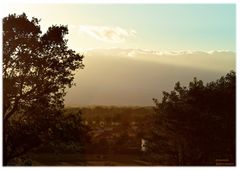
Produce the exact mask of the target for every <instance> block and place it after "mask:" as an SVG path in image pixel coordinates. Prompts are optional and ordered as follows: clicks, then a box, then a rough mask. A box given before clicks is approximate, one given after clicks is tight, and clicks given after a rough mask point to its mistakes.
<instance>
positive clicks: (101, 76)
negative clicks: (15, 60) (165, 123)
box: [4, 4, 236, 106]
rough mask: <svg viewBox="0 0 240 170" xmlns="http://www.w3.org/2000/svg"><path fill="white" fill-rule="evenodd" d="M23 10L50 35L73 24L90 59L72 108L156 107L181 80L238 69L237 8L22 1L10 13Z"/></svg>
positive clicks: (71, 93) (70, 93)
mask: <svg viewBox="0 0 240 170" xmlns="http://www.w3.org/2000/svg"><path fill="white" fill-rule="evenodd" d="M22 12H25V13H26V14H27V16H29V18H31V17H36V18H40V19H41V22H40V25H41V28H42V31H43V32H45V31H46V29H47V28H48V27H49V26H51V25H53V24H57V25H60V24H62V25H68V28H69V35H68V36H67V39H68V40H69V41H68V45H69V47H70V48H71V49H73V50H75V51H78V52H80V53H82V54H84V56H85V58H84V64H85V68H84V69H83V70H79V71H78V72H77V73H76V76H75V83H76V86H75V87H72V88H71V89H68V90H67V95H66V97H65V104H66V106H82V105H121V106H122V105H127V106H133V105H134V106H136V105H138V106H145V105H154V103H153V101H152V98H153V97H154V98H161V94H162V91H163V90H165V91H169V90H172V89H173V87H174V84H175V83H176V82H177V81H180V82H181V83H182V84H183V85H188V83H189V81H191V80H193V77H197V78H198V79H201V80H203V81H204V82H205V83H206V82H209V81H214V80H216V79H218V78H219V77H220V76H223V75H225V74H226V73H227V72H229V71H230V70H235V58H236V57H235V56H236V54H235V46H236V43H235V36H236V28H235V27H236V23H235V20H236V18H235V12H236V11H235V5H234V4H220V5H219V4H191V5H190V4H181V5H179V4H175V5H169V4H141V5H139V4H125V5H124V4H122V5H116V4H105V5H103V4H101V5H99V4H21V5H20V4H17V5H9V6H6V7H5V11H4V14H5V15H7V14H9V13H17V14H21V13H22Z"/></svg>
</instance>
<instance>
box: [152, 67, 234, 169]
mask: <svg viewBox="0 0 240 170" xmlns="http://www.w3.org/2000/svg"><path fill="white" fill-rule="evenodd" d="M235 81H236V75H235V72H233V71H231V72H230V73H228V74H227V75H226V76H225V77H221V78H220V79H219V80H217V81H215V82H210V83H207V84H206V85H204V84H203V82H202V81H201V80H197V79H196V78H194V80H193V82H190V83H189V86H188V88H187V87H184V86H183V87H182V86H181V85H180V83H179V82H177V83H176V84H175V87H174V90H173V91H171V92H170V93H168V92H163V98H162V101H161V102H159V101H158V100H157V99H154V102H155V104H156V108H155V109H156V114H155V121H154V125H153V127H154V128H153V129H152V137H151V145H150V148H151V149H152V151H153V152H155V153H158V154H162V155H165V156H166V157H168V158H169V160H170V161H169V160H168V161H169V162H174V165H214V164H215V160H216V159H228V160H229V162H231V163H233V164H234V163H235V114H236V94H235V93H236V84H235V83H236V82H235Z"/></svg>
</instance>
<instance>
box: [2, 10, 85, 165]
mask: <svg viewBox="0 0 240 170" xmlns="http://www.w3.org/2000/svg"><path fill="white" fill-rule="evenodd" d="M39 21H40V20H38V19H37V18H32V19H31V20H29V19H28V18H27V16H26V14H24V13H23V14H21V15H16V14H11V15H8V16H7V17H5V18H3V125H4V127H3V150H4V151H3V158H4V161H3V164H4V165H7V163H8V161H9V160H10V159H12V158H14V157H15V156H18V155H20V154H22V153H25V152H26V151H27V150H29V149H31V148H32V147H33V146H36V145H37V144H39V143H41V140H42V138H43V136H47V133H48V127H49V126H50V125H51V124H52V123H53V121H54V120H55V117H56V116H57V115H59V114H61V112H62V111H61V110H62V108H63V106H64V103H63V101H64V100H63V97H64V95H65V94H66V92H65V89H66V87H69V88H70V87H71V86H72V85H74V84H73V79H74V71H75V70H76V69H78V68H83V67H84V65H83V63H82V59H83V56H82V55H79V54H77V53H76V52H75V51H73V50H71V49H69V48H68V46H67V40H66V39H65V38H64V36H65V35H66V34H68V28H67V26H63V25H60V26H57V25H53V26H51V27H49V28H48V30H47V32H46V33H44V34H42V32H41V29H40V25H39ZM33 134H34V135H33ZM21 140H22V141H21ZM23 141H24V142H23Z"/></svg>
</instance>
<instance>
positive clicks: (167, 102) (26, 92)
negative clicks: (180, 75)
mask: <svg viewBox="0 0 240 170" xmlns="http://www.w3.org/2000/svg"><path fill="white" fill-rule="evenodd" d="M67 33H68V29H67V27H66V26H52V27H50V28H49V29H48V31H47V32H46V33H44V34H42V32H41V30H40V25H39V20H38V19H36V18H32V20H29V19H28V18H27V16H26V15H25V14H22V15H15V14H13V15H9V16H8V17H5V18H4V19H3V165H183V166H186V165H196V166H197V165H198V166H199V165H230V166H233V165H235V164H236V161H235V159H236V153H235V152H236V143H235V139H236V129H235V126H236V122H235V121H236V75H235V72H234V71H231V72H229V73H228V74H227V75H226V76H223V77H221V78H220V79H219V80H216V81H213V82H209V83H207V84H206V85H204V83H203V82H202V81H201V80H197V79H196V78H194V80H193V81H192V82H190V83H189V86H188V87H184V86H181V85H180V82H178V83H176V85H175V87H174V89H173V90H172V91H171V92H163V98H162V100H161V101H159V100H157V99H154V103H155V105H156V106H155V107H102V106H99V107H95V108H86V107H85V108H68V109H65V110H64V105H63V97H64V96H65V94H66V93H65V89H66V87H71V86H72V85H73V79H74V71H75V70H77V69H79V68H83V63H82V59H83V56H81V55H79V54H77V53H76V52H75V51H73V50H71V49H69V48H68V47H67V40H66V39H65V38H64V36H65V35H66V34H67Z"/></svg>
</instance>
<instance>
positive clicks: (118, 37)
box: [79, 25, 136, 43]
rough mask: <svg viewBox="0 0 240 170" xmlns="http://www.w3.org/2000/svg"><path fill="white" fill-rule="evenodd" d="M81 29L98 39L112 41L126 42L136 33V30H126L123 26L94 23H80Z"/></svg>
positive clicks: (82, 31)
mask: <svg viewBox="0 0 240 170" xmlns="http://www.w3.org/2000/svg"><path fill="white" fill-rule="evenodd" d="M79 31H80V32H81V33H85V34H88V35H90V36H92V37H94V38H96V39H98V40H101V41H105V42H112V43H120V42H124V41H125V40H126V39H127V38H129V37H131V36H135V35H136V31H135V30H133V29H130V30H126V29H123V28H121V27H107V26H94V25H80V28H79Z"/></svg>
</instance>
